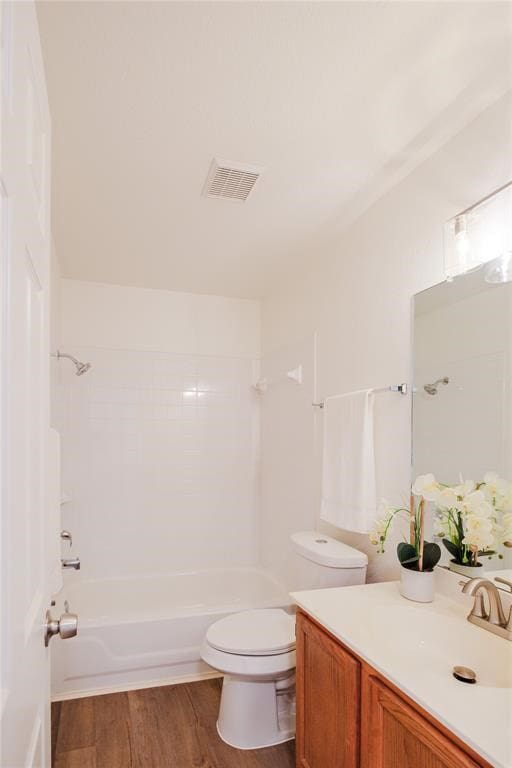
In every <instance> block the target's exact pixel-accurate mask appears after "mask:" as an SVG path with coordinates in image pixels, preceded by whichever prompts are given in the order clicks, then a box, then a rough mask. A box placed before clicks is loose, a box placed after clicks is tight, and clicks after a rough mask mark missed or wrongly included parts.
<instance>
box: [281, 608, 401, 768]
mask: <svg viewBox="0 0 512 768" xmlns="http://www.w3.org/2000/svg"><path fill="white" fill-rule="evenodd" d="M360 666H361V665H360V663H359V661H357V659H355V658H354V657H353V656H352V655H351V654H350V653H348V652H347V651H345V650H344V649H343V648H342V647H341V646H340V645H339V644H338V643H336V642H334V640H332V639H331V638H330V637H329V636H328V635H327V634H326V633H325V632H323V631H322V630H321V629H320V628H319V627H317V626H316V624H314V623H313V622H312V621H310V620H309V619H308V618H307V617H306V616H304V614H302V613H299V614H298V615H297V739H296V750H297V752H296V754H297V768H358V766H359V701H360V699H359V685H360ZM395 768H396V767H395Z"/></svg>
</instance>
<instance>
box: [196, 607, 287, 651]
mask: <svg viewBox="0 0 512 768" xmlns="http://www.w3.org/2000/svg"><path fill="white" fill-rule="evenodd" d="M206 642H207V644H208V645H209V646H210V647H211V648H212V649H215V650H216V651H220V652H221V653H227V654H233V655H235V656H252V657H262V656H263V657H266V656H278V655H282V654H288V653H290V652H291V651H293V650H294V649H295V620H294V617H293V616H290V614H288V613H286V611H283V610H282V608H260V609H258V610H253V611H242V612H241V613H234V614H231V615H230V616H226V617H225V618H224V619H220V620H219V621H216V622H215V623H214V624H212V625H211V626H210V628H209V629H208V631H207V633H206Z"/></svg>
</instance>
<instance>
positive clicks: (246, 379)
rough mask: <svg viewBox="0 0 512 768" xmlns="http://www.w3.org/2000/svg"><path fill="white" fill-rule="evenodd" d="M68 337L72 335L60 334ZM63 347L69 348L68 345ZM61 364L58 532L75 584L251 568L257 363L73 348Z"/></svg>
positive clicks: (254, 544) (254, 541) (254, 556)
mask: <svg viewBox="0 0 512 768" xmlns="http://www.w3.org/2000/svg"><path fill="white" fill-rule="evenodd" d="M68 332H69V329H68ZM68 347H69V344H68ZM69 351H70V352H72V354H74V355H75V356H77V357H78V358H80V359H84V360H88V361H90V362H91V363H92V368H91V370H90V371H89V372H88V373H87V374H85V375H84V376H81V377H77V376H75V375H74V369H73V366H72V365H71V363H68V362H67V361H60V362H59V363H58V382H59V383H58V385H57V398H56V408H55V412H56V416H55V418H56V421H57V426H58V428H59V429H60V431H61V433H62V462H63V473H62V477H63V489H64V491H65V492H66V493H67V494H68V495H69V496H70V497H71V501H69V502H68V503H66V504H64V506H63V508H62V522H63V525H64V526H65V527H67V528H69V529H70V530H71V531H72V533H73V537H74V547H73V551H74V552H75V553H76V554H78V555H79V556H80V558H81V561H82V570H81V572H80V573H79V574H75V573H73V574H71V576H72V577H73V578H75V577H77V578H103V577H109V576H123V575H133V574H149V573H157V572H165V571H171V570H172V571H174V570H192V569H197V568H211V567H228V566H237V565H251V564H254V563H256V561H257V558H258V541H257V533H258V531H257V472H258V458H257V457H258V443H259V434H258V433H259V413H258V412H259V402H258V396H257V394H256V393H255V391H254V389H253V387H252V384H253V383H254V381H255V380H256V378H257V377H258V369H259V362H258V360H257V359H254V358H253V359H251V358H243V357H227V356H224V355H204V354H197V353H194V354H183V353H180V354H175V353H170V352H153V351H150V350H141V349H137V350H119V349H98V348H96V347H91V346H73V348H72V349H69Z"/></svg>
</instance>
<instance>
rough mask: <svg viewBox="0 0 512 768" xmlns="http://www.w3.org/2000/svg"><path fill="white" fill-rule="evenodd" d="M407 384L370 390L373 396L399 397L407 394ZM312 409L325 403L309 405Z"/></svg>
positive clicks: (321, 406)
mask: <svg viewBox="0 0 512 768" xmlns="http://www.w3.org/2000/svg"><path fill="white" fill-rule="evenodd" d="M407 390H408V387H407V384H405V383H404V384H391V386H389V387H380V388H379V389H372V392H373V393H374V394H377V393H379V392H398V393H399V394H400V395H406V394H407ZM311 405H312V406H313V408H323V407H324V405H325V402H324V401H323V400H322V402H320V403H311Z"/></svg>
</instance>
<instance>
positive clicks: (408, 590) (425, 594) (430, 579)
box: [400, 565, 434, 603]
mask: <svg viewBox="0 0 512 768" xmlns="http://www.w3.org/2000/svg"><path fill="white" fill-rule="evenodd" d="M400 594H401V595H402V597H406V598H407V600H414V601H415V602H416V603H431V602H432V600H433V599H434V571H412V570H411V569H410V568H404V567H403V565H402V566H401V567H400Z"/></svg>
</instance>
